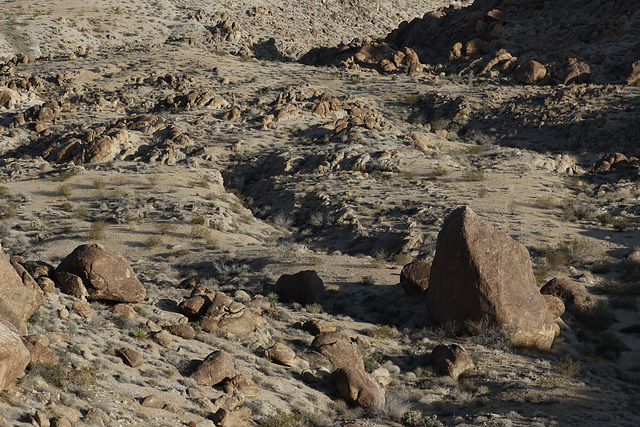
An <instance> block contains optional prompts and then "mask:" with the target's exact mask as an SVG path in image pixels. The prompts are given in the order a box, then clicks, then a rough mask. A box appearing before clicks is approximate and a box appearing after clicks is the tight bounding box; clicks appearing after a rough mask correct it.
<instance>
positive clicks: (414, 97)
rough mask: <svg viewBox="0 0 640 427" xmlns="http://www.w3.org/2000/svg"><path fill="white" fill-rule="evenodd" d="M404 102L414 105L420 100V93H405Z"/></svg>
mask: <svg viewBox="0 0 640 427" xmlns="http://www.w3.org/2000/svg"><path fill="white" fill-rule="evenodd" d="M404 102H405V104H407V105H408V106H409V107H414V106H415V105H416V104H418V103H419V102H420V95H407V97H406V98H405V100H404Z"/></svg>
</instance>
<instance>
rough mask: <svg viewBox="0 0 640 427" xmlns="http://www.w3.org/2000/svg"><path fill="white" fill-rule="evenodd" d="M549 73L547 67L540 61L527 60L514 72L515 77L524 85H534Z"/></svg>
mask: <svg viewBox="0 0 640 427" xmlns="http://www.w3.org/2000/svg"><path fill="white" fill-rule="evenodd" d="M546 75H547V69H546V68H545V66H544V65H542V64H541V63H539V62H538V61H527V62H525V63H524V64H521V65H519V66H518V68H516V70H515V71H514V72H513V78H514V80H515V81H517V82H518V83H521V84H523V85H532V84H535V83H538V82H540V81H541V80H542V79H544V78H545V77H546Z"/></svg>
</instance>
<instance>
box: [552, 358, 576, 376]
mask: <svg viewBox="0 0 640 427" xmlns="http://www.w3.org/2000/svg"><path fill="white" fill-rule="evenodd" d="M580 369H581V366H580V362H579V361H577V360H573V359H572V358H571V356H569V355H568V354H567V355H566V356H565V357H564V358H563V359H560V360H559V361H558V365H557V366H556V371H557V372H558V375H561V376H563V377H567V378H573V377H575V376H576V375H578V374H579V373H580Z"/></svg>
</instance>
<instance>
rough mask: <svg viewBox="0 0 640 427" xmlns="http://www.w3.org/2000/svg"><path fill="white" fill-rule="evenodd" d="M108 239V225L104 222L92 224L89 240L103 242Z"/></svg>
mask: <svg viewBox="0 0 640 427" xmlns="http://www.w3.org/2000/svg"><path fill="white" fill-rule="evenodd" d="M105 237H107V223H106V222H105V221H103V220H98V221H95V222H92V223H91V225H90V226H89V240H102V239H104V238H105Z"/></svg>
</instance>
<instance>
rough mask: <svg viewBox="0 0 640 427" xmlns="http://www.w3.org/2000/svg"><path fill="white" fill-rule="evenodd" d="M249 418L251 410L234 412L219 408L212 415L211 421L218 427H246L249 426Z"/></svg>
mask: <svg viewBox="0 0 640 427" xmlns="http://www.w3.org/2000/svg"><path fill="white" fill-rule="evenodd" d="M249 418H251V410H250V409H249V408H247V407H242V408H240V409H239V410H237V411H234V412H230V411H227V410H226V409H223V408H221V409H219V410H218V411H216V413H215V414H213V417H212V420H213V422H214V423H215V425H216V426H218V427H246V426H248V425H249V424H248V420H249Z"/></svg>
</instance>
